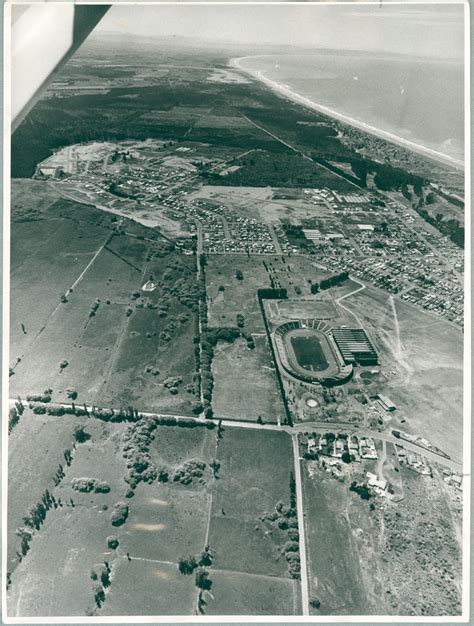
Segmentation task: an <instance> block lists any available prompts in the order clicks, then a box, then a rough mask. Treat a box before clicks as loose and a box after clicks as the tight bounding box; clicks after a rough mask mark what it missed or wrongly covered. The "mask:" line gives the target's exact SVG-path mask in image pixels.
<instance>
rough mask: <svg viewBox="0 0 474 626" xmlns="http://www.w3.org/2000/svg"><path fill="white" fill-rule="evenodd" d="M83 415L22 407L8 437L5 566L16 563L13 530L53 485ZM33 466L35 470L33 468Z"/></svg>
mask: <svg viewBox="0 0 474 626" xmlns="http://www.w3.org/2000/svg"><path fill="white" fill-rule="evenodd" d="M83 419H84V418H79V417H74V418H72V417H70V416H65V417H61V418H58V417H52V416H49V415H35V414H33V412H32V411H31V410H30V409H28V408H25V410H24V413H23V415H22V416H21V418H20V421H19V422H18V424H17V425H16V426H15V428H14V429H13V431H12V433H11V434H10V436H9V438H8V567H7V568H8V569H9V570H11V569H13V568H14V567H15V566H16V564H17V557H16V552H17V551H18V550H20V544H21V540H20V538H19V537H18V536H17V535H16V534H15V532H16V530H17V529H18V528H20V527H22V526H23V517H24V516H25V515H26V514H27V513H28V512H29V511H30V509H31V507H32V506H34V505H35V504H36V503H37V502H39V501H41V498H42V495H43V493H44V491H45V489H49V490H50V491H51V490H52V489H53V488H54V482H53V477H54V476H55V474H56V472H57V470H58V467H59V465H63V466H65V465H66V461H65V458H64V451H65V450H68V449H71V448H72V446H73V441H74V437H73V431H74V427H75V425H77V424H80V423H81V421H83ZM32 468H34V471H32Z"/></svg>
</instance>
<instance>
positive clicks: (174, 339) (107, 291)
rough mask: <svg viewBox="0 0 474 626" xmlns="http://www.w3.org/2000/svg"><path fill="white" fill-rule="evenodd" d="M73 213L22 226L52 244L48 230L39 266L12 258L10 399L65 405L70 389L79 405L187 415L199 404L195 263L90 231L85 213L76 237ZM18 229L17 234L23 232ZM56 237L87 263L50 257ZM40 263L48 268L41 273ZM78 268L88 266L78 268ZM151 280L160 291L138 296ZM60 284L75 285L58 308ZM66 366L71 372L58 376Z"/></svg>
mask: <svg viewBox="0 0 474 626" xmlns="http://www.w3.org/2000/svg"><path fill="white" fill-rule="evenodd" d="M70 204H73V203H69V204H68V203H66V204H65V205H64V207H63V205H62V204H61V203H56V205H54V206H57V205H59V208H57V211H61V212H62V211H66V213H67V215H68V217H67V218H66V217H63V219H56V220H51V221H48V222H45V221H39V222H34V223H28V224H27V226H28V227H30V228H32V230H30V231H29V232H28V237H29V239H30V240H33V241H35V240H36V239H35V237H34V236H33V233H36V234H42V233H43V232H45V233H47V234H48V232H49V231H48V229H45V227H44V224H46V223H48V224H53V225H54V226H55V227H56V230H54V231H53V233H52V235H51V237H52V239H51V242H50V243H51V245H48V246H47V247H46V248H45V249H44V250H43V251H42V252H41V254H39V256H35V255H36V253H37V251H38V250H37V246H36V245H33V247H32V250H31V251H28V249H27V248H26V247H25V243H24V242H23V243H21V246H20V247H17V248H16V249H15V257H16V258H17V257H19V259H18V266H17V269H16V270H15V271H14V272H13V274H12V316H11V319H12V323H11V328H12V333H11V356H12V362H11V365H12V367H14V368H15V371H14V375H13V376H12V377H11V378H10V389H11V391H10V395H12V394H13V396H17V395H21V396H25V395H26V394H27V393H41V392H42V391H43V390H44V389H47V388H51V389H53V398H54V399H56V400H59V401H65V400H66V399H67V390H68V389H75V390H76V391H77V393H78V394H79V399H80V401H82V402H84V401H86V402H94V403H96V404H99V405H101V406H108V405H111V406H113V407H115V408H120V406H121V405H124V406H129V405H131V404H133V405H135V406H137V408H139V409H142V410H146V409H149V410H161V411H171V412H180V413H186V414H189V413H191V410H192V407H193V404H194V401H195V395H194V385H193V379H192V374H193V372H194V370H195V362H194V347H193V337H194V333H195V328H194V324H195V322H194V309H195V307H196V297H197V295H196V283H195V273H194V264H195V261H194V259H193V258H191V257H190V258H188V257H184V256H182V255H180V254H177V253H175V252H172V251H170V249H169V247H168V248H167V245H163V244H154V243H148V242H144V241H140V240H137V239H136V238H134V237H127V236H123V235H122V236H115V237H112V238H111V239H110V235H111V233H110V231H107V230H105V229H104V228H102V227H101V226H96V225H91V223H90V222H91V220H92V218H93V216H94V213H93V212H92V214H91V212H90V211H89V210H88V209H87V207H86V208H85V218H84V224H88V228H87V229H86V228H85V227H84V230H83V231H81V230H80V224H79V226H78V225H77V223H76V221H74V220H72V218H70V216H69V212H70ZM61 207H63V208H61ZM53 208H54V207H53ZM48 210H49V211H51V210H52V209H48ZM81 212H82V206H81ZM61 214H62V213H61ZM78 215H79V216H80V215H81V214H78ZM100 215H101V214H99V217H100ZM99 217H98V216H96V215H95V216H94V219H99ZM32 224H33V226H32ZM18 226H19V227H20V230H21V228H23V226H24V225H23V224H19V225H18ZM58 228H59V229H62V230H61V233H59V234H60V235H61V237H60V240H61V241H66V242H67V241H68V240H73V241H74V237H77V238H79V239H81V241H80V246H82V248H84V249H85V250H89V251H88V252H87V254H85V253H84V252H82V256H81V255H80V254H79V253H77V254H75V253H71V252H69V251H68V252H67V254H66V256H65V257H63V255H62V254H61V253H60V254H59V255H58V254H57V246H55V247H53V239H54V241H55V240H56V238H57V237H58ZM65 228H69V229H70V232H69V233H68V232H66V231H65V230H64V229H65ZM81 233H82V234H81ZM84 233H86V234H87V236H86V235H84ZM94 233H95V238H94V236H93V234H94ZM97 233H99V234H100V237H101V239H100V242H99V241H98V234H97ZM17 236H18V233H17ZM107 239H109V240H108V241H107V243H106V240H107ZM104 244H105V245H104ZM19 245H20V244H19ZM92 246H97V250H92ZM157 246H158V247H157ZM160 246H161V247H160ZM95 253H97V254H96V256H95V257H94V258H93V255H94V254H95ZM28 255H30V256H28ZM43 257H44V263H43V262H40V263H38V258H39V259H40V261H42V259H43ZM79 258H83V259H84V260H83V261H82V265H81V264H80V263H79V260H78V259H79ZM64 259H66V261H65V260H64ZM67 259H70V260H69V261H68V260H67ZM92 259H93V262H92V263H90V265H88V266H86V265H84V263H86V261H87V263H89V262H90V261H92ZM33 266H35V267H34V269H32V268H33ZM68 268H69V271H68ZM84 270H85V271H84ZM59 275H61V277H62V278H61V279H60V280H58V279H57V277H58V276H59ZM35 277H38V285H37V287H36V286H35V287H34V288H33V293H36V291H35V289H38V298H37V300H36V301H35V307H31V289H30V287H31V285H32V284H34V279H35ZM64 277H66V278H64ZM150 277H154V280H155V281H156V282H157V288H156V289H155V290H154V291H152V292H143V291H142V290H141V287H142V286H143V285H144V283H145V282H146V281H147V280H149V279H150ZM161 279H163V280H161ZM66 280H67V282H65V281H66ZM61 284H63V287H64V289H63V290H62V293H63V294H64V293H65V292H66V289H67V288H70V287H72V286H73V285H74V289H73V291H72V292H71V293H69V294H68V295H67V298H63V299H61V298H60V296H61ZM40 290H41V291H40ZM53 293H54V297H53ZM15 359H16V360H15ZM18 359H19V360H18ZM63 361H65V362H67V364H66V366H64V367H60V364H61V363H62V362H63ZM157 372H159V374H158V373H157ZM169 377H179V378H180V381H181V382H180V383H179V384H178V387H177V391H178V393H177V394H176V395H173V394H172V393H171V392H170V391H169V390H168V389H167V388H166V387H165V384H164V383H165V382H166V381H167V379H168V378H169ZM186 387H187V388H186Z"/></svg>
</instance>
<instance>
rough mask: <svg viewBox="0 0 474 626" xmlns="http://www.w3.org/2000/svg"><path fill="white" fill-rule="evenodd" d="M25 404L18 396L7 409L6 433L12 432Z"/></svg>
mask: <svg viewBox="0 0 474 626" xmlns="http://www.w3.org/2000/svg"><path fill="white" fill-rule="evenodd" d="M24 410H25V406H24V404H23V402H22V401H21V399H20V398H18V400H17V401H16V402H15V404H14V406H12V407H11V408H10V410H9V411H8V434H10V433H11V432H12V430H13V429H14V428H15V426H16V425H17V424H18V422H19V421H20V417H21V416H22V415H23V411H24Z"/></svg>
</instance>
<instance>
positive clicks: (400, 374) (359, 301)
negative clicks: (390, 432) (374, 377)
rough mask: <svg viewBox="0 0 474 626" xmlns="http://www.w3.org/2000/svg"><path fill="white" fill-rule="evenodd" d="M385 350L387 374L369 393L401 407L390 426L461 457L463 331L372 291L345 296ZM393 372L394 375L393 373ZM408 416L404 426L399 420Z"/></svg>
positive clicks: (377, 343) (345, 301)
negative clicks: (426, 440) (378, 393)
mask: <svg viewBox="0 0 474 626" xmlns="http://www.w3.org/2000/svg"><path fill="white" fill-rule="evenodd" d="M343 303H344V305H345V306H346V307H348V308H350V309H351V310H352V311H353V312H354V313H355V314H356V315H357V316H358V318H359V319H360V321H361V323H362V324H363V325H364V327H365V328H366V329H367V331H368V332H369V334H370V335H371V336H372V338H373V339H374V340H375V344H376V346H377V347H378V348H379V350H380V351H381V362H382V367H383V370H384V372H385V373H386V374H387V378H386V379H385V378H384V379H382V380H380V381H378V382H374V384H372V385H370V389H368V390H367V391H368V393H371V392H372V393H377V392H378V391H380V392H381V393H384V394H386V395H387V396H389V397H390V398H391V400H393V402H394V403H395V404H396V405H397V407H398V409H397V411H396V412H395V414H394V416H393V421H392V424H391V426H392V427H394V428H396V429H399V430H405V431H407V432H411V433H415V434H417V435H420V436H422V437H425V438H426V439H428V440H429V441H430V442H431V443H432V444H434V445H436V446H438V447H439V448H441V449H442V450H444V451H445V452H446V453H448V454H449V455H451V456H452V457H453V458H454V459H457V460H460V459H461V458H462V433H463V420H462V416H463V413H462V411H463V400H462V398H463V386H462V383H463V335H462V333H461V332H460V331H459V330H458V329H457V328H455V327H454V326H453V325H452V324H450V323H449V322H446V321H444V320H442V319H440V318H439V317H437V316H434V315H430V314H428V313H425V312H423V311H420V310H419V309H415V308H414V307H412V306H410V305H408V304H405V303H403V302H401V301H400V300H396V299H392V298H391V297H390V296H388V295H387V294H383V293H382V292H379V291H376V290H374V289H370V288H367V289H364V290H363V291H361V292H359V293H357V294H356V295H355V296H353V297H352V296H351V297H349V298H346V299H345V300H344V301H343ZM391 372H394V373H391ZM397 417H398V418H399V419H401V418H405V419H406V422H405V423H402V424H400V422H399V421H398V420H397Z"/></svg>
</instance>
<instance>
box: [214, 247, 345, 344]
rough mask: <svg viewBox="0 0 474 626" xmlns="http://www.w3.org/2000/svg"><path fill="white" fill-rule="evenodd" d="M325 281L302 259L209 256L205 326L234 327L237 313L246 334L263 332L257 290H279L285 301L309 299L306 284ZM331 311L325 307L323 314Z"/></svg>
mask: <svg viewBox="0 0 474 626" xmlns="http://www.w3.org/2000/svg"><path fill="white" fill-rule="evenodd" d="M239 272H241V274H239ZM238 276H242V278H238ZM325 277H327V273H324V272H323V271H322V270H321V269H320V268H318V266H317V264H316V263H315V261H312V260H311V259H309V258H306V257H299V256H291V257H284V256H278V255H275V256H273V255H272V256H268V255H265V256H261V255H253V256H246V255H232V254H226V255H220V254H219V255H210V256H209V258H208V262H207V266H206V285H207V298H208V308H209V326H235V324H236V316H237V314H238V313H240V314H242V315H243V316H244V322H245V323H244V330H245V331H246V332H251V333H252V332H264V325H263V320H262V315H261V312H260V308H259V306H258V301H257V290H258V289H265V288H268V287H275V288H282V289H286V290H287V292H288V297H289V298H295V297H303V296H304V297H310V298H311V283H310V281H312V282H319V281H320V280H321V279H322V278H325ZM332 311H333V309H332V307H331V306H328V305H325V308H324V313H325V314H327V313H328V312H329V313H331V312H332Z"/></svg>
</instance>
